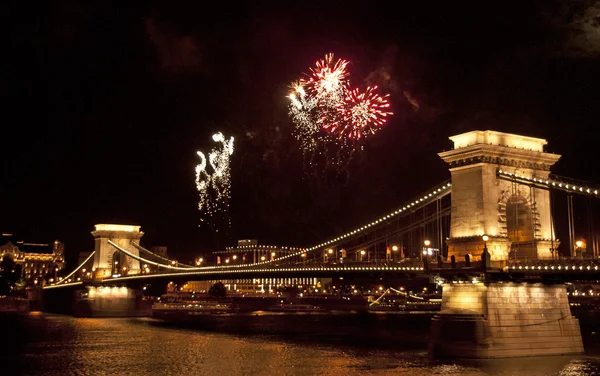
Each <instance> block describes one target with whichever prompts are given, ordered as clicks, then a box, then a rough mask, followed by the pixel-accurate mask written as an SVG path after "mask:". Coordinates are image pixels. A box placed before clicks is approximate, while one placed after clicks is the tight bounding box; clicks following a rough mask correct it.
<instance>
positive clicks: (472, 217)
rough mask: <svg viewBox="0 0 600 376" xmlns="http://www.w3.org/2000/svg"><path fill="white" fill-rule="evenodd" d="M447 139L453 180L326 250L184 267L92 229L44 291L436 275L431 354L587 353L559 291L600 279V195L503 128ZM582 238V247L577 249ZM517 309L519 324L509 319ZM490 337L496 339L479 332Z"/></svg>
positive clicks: (111, 230)
mask: <svg viewBox="0 0 600 376" xmlns="http://www.w3.org/2000/svg"><path fill="white" fill-rule="evenodd" d="M450 139H451V140H452V141H453V143H454V148H453V149H452V150H449V151H445V152H442V153H439V156H440V158H441V159H442V160H443V161H445V162H446V163H448V165H449V167H450V168H449V170H450V174H451V179H450V180H448V181H444V182H442V183H440V184H437V185H435V186H433V188H431V189H430V190H428V191H426V192H423V193H421V194H419V195H417V196H416V197H413V198H412V199H410V200H408V201H406V202H404V203H403V204H402V205H398V206H396V207H395V209H393V210H391V211H390V212H388V213H386V214H384V215H381V216H379V217H376V218H373V219H371V220H369V221H367V222H365V223H363V224H361V225H360V226H356V227H355V228H353V229H351V230H349V231H347V232H346V233H344V234H337V235H335V236H332V237H331V238H329V239H327V240H324V241H323V242H321V243H319V244H314V245H311V246H308V247H305V248H302V249H299V250H297V251H294V252H290V253H287V254H285V255H281V256H279V257H273V258H271V259H268V260H261V261H254V262H238V263H231V264H226V265H202V266H198V265H184V264H181V263H178V262H176V261H175V260H170V259H168V258H165V257H162V256H160V255H156V254H153V253H152V252H150V251H148V250H147V249H145V248H144V247H142V246H141V244H140V238H141V237H142V235H143V232H141V231H140V226H126V225H110V224H100V225H96V229H95V231H93V232H92V235H93V236H94V238H95V245H96V247H95V250H94V252H93V253H92V254H91V255H90V256H89V257H88V259H87V260H85V261H84V262H83V263H82V264H81V265H79V266H78V267H77V268H76V269H75V270H73V271H72V272H71V273H70V274H69V275H68V276H66V277H65V278H63V279H62V280H60V281H58V282H56V283H54V284H51V285H48V286H46V287H45V290H51V289H61V288H67V287H73V286H79V285H83V284H96V285H121V286H123V285H129V286H139V284H141V283H150V282H152V281H188V280H221V279H246V278H289V277H333V276H342V277H345V276H365V277H372V278H377V277H381V276H388V275H393V276H395V277H398V278H404V277H406V278H415V277H424V278H425V277H430V278H435V279H436V280H438V281H440V283H441V284H443V286H444V288H443V302H442V313H440V315H438V316H439V317H438V318H437V319H436V320H437V321H436V320H434V323H435V325H433V327H434V329H432V330H433V331H434V334H435V335H434V338H437V339H435V340H433V341H432V352H435V353H443V354H446V355H456V352H457V351H463V350H464V351H467V352H469V353H472V354H474V356H475V357H478V356H513V355H518V354H521V353H522V351H524V350H523V349H524V348H528V349H529V350H531V351H530V355H531V354H538V355H543V354H555V353H578V352H581V351H582V345H581V336H580V334H579V326H578V323H577V322H576V320H575V319H573V318H572V317H571V316H570V311H569V307H568V303H566V302H567V301H566V291H565V288H564V285H561V284H562V283H564V282H565V281H574V280H582V279H600V259H599V258H598V256H599V253H598V234H597V232H596V230H595V228H594V225H593V223H594V218H595V217H594V216H597V214H598V213H597V211H596V210H594V209H595V208H596V207H597V199H598V198H599V197H600V196H599V195H598V188H596V187H594V186H593V185H592V184H589V183H586V182H583V181H578V180H577V179H573V178H566V177H561V176H556V175H553V174H551V173H550V169H551V167H552V166H553V165H554V164H555V163H556V162H557V161H558V160H559V158H560V157H561V156H560V155H557V154H552V153H548V152H545V151H544V146H545V145H546V144H547V142H546V141H545V140H543V139H539V138H533V137H526V136H520V135H514V134H507V133H501V132H495V131H472V132H468V133H464V134H461V135H457V136H452V137H450ZM559 200H564V202H566V207H567V210H566V211H567V213H566V215H563V214H557V210H558V209H557V207H560V205H558V202H559ZM578 205H579V206H578ZM577 207H579V208H585V209H586V212H587V213H588V221H587V223H586V226H581V223H582V222H584V221H581V220H580V221H576V220H575V215H574V212H575V211H576V210H577ZM565 222H566V223H565ZM562 225H566V226H564V227H567V228H568V231H564V230H563V229H562V227H561V226H562ZM559 227H560V228H559ZM582 227H584V231H582V230H581V228H582ZM557 233H561V234H568V238H567V240H566V241H561V240H560V239H559V238H558V236H557ZM583 233H585V244H584V242H583V241H582V240H576V238H577V237H578V236H581V234H583ZM522 282H523V283H525V284H520V285H518V286H516V285H514V284H515V283H522ZM538 283H543V284H545V285H543V286H540V285H538ZM544 286H546V287H544ZM561 286H562V287H561ZM515 298H516V301H515V300H514V299H515ZM503 299H504V300H506V299H508V300H511V299H512V301H506V302H505V301H504V300H503ZM549 299H551V300H550V301H549ZM510 310H517V311H519V312H522V315H521V316H520V317H512V316H511V314H510ZM444 312H445V314H444ZM565 312H566V313H565ZM523 315H524V316H523ZM492 317H493V318H492ZM549 317H550V318H552V317H557V318H560V320H558V319H557V321H552V320H554V319H550V320H548V318H549ZM494 320H496V321H494ZM457 322H462V323H464V322H467V323H469V324H468V325H471V327H472V328H475V329H473V330H475V334H474V336H475V337H477V336H479V335H482V336H484V337H485V338H488V337H490V336H491V338H492V339H495V340H497V341H499V342H497V346H495V347H494V346H491V347H490V346H487V347H486V346H484V345H481V344H477V345H476V346H475V345H473V346H470V347H469V346H467V347H468V348H466V349H460V348H459V350H456V348H455V347H453V346H454V345H455V343H454V342H453V340H452V338H451V336H449V335H448V333H453V332H452V330H450V331H449V332H448V331H447V330H448V329H447V328H448V326H447V325H455V324H456V323H457ZM507 322H508V323H514V325H516V326H518V327H519V328H520V331H519V333H520V334H519V335H515V336H513V337H514V338H517V339H518V340H515V341H516V342H515V341H513V339H514V338H513V337H505V336H504V334H503V333H504V332H503V331H502V330H500V329H498V330H496V329H493V328H495V327H498V328H501V327H503V325H509V324H506V323H507ZM532 323H533V324H535V325H534V326H535V329H531V330H533V331H532V332H531V333H535V335H536V336H538V335H541V334H540V333H542V334H543V333H546V334H547V338H544V341H550V342H552V341H554V342H552V343H558V345H556V346H555V347H552V346H551V347H550V348H549V349H548V348H545V347H544V346H542V345H541V343H542V342H541V341H537V342H536V341H531V340H525V339H524V338H526V337H527V333H528V331H529V330H530V329H524V328H525V327H528V326H527V325H529V324H532ZM559 324H560V325H559ZM490 325H491V326H490ZM510 325H513V324H510ZM519 325H520V326H519ZM523 325H525V326H523ZM556 325H559V327H557V326H556ZM478 328H479V329H478ZM481 328H487V329H485V330H487V332H486V331H485V330H484V331H483V332H481V333H480V329H481ZM565 328H566V329H565ZM436 330H437V331H436ZM444 330H446V332H445V331H444ZM481 330H483V329H481ZM544 331H546V332H544ZM484 332H485V333H484ZM444 333H445V334H444ZM482 333H483V334H482ZM490 333H491V334H490ZM524 333H525V334H524ZM482 338H483V337H482ZM485 338H484V339H485ZM511 338H512V339H511ZM477 339H478V340H479V339H481V338H479V337H477ZM488 339H489V338H488ZM484 342H485V341H484ZM519 343H527V345H526V346H525V347H519V346H520V345H519ZM540 346H541V347H540ZM532 349H534V350H532Z"/></svg>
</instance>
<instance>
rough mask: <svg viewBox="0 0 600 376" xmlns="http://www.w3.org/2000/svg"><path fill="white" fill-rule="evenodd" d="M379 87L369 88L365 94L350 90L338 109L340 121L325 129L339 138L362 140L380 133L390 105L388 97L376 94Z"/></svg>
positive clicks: (388, 113) (389, 113)
mask: <svg viewBox="0 0 600 376" xmlns="http://www.w3.org/2000/svg"><path fill="white" fill-rule="evenodd" d="M375 90H377V86H374V87H368V88H367V90H366V91H365V92H364V93H360V92H359V91H358V89H354V90H349V91H348V92H347V93H346V96H345V97H344V101H343V102H341V103H339V105H338V106H337V107H336V110H337V113H338V121H335V122H333V123H331V124H329V125H327V126H323V128H325V129H327V130H329V131H330V132H331V133H335V134H337V135H338V138H340V139H342V138H351V139H356V140H358V139H360V138H361V137H363V136H366V135H368V134H373V133H375V132H376V131H378V130H379V129H380V128H381V126H383V125H384V124H385V122H386V121H387V116H388V115H392V112H390V111H388V109H389V107H390V104H389V102H388V101H387V97H388V96H389V95H386V96H383V97H382V96H380V95H379V94H377V93H376V92H375Z"/></svg>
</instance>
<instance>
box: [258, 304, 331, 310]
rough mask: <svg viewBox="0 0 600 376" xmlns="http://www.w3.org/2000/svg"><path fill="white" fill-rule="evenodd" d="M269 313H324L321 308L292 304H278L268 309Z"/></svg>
mask: <svg viewBox="0 0 600 376" xmlns="http://www.w3.org/2000/svg"><path fill="white" fill-rule="evenodd" d="M268 310H269V311H271V312H320V311H324V310H325V309H324V308H323V307H319V306H315V305H310V304H294V303H283V302H281V303H279V304H275V305H272V306H270V307H269V308H268Z"/></svg>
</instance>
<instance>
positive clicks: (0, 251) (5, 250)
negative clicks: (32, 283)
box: [0, 234, 65, 280]
mask: <svg viewBox="0 0 600 376" xmlns="http://www.w3.org/2000/svg"><path fill="white" fill-rule="evenodd" d="M2 235H3V237H10V236H11V234H2ZM5 255H9V256H10V257H12V259H13V260H14V261H15V264H16V265H21V270H22V272H21V273H22V274H21V275H22V277H23V279H25V280H36V279H38V278H44V279H50V278H56V275H57V273H58V272H59V271H60V270H62V269H63V268H64V265H65V261H64V260H65V259H64V244H63V243H62V242H59V241H58V240H57V241H55V242H54V243H52V244H47V243H26V242H24V241H16V242H14V243H13V242H11V241H8V242H6V243H5V244H4V245H2V246H0V258H4V256H5Z"/></svg>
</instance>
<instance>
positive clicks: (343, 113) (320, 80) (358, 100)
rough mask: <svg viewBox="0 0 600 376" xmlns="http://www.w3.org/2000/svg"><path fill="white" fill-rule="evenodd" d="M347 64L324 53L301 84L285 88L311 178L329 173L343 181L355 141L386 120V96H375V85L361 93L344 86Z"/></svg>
mask: <svg viewBox="0 0 600 376" xmlns="http://www.w3.org/2000/svg"><path fill="white" fill-rule="evenodd" d="M348 64H349V62H348V61H347V60H343V59H338V60H335V59H334V56H333V54H332V53H330V54H327V55H325V58H324V59H321V60H318V61H317V62H316V63H315V66H314V67H313V68H310V72H311V73H310V74H308V75H307V76H306V79H304V80H300V81H297V82H294V83H292V85H291V88H292V92H291V93H290V94H289V96H288V97H289V100H290V105H289V114H290V117H291V118H292V121H293V123H294V125H295V128H294V136H295V137H296V139H297V140H298V141H299V142H300V146H301V149H302V154H303V157H304V162H305V168H306V167H310V172H308V174H309V175H311V176H316V175H321V176H326V175H331V174H326V173H325V172H326V171H327V170H330V169H335V175H336V177H337V176H339V175H341V174H344V175H346V176H347V175H348V171H347V168H348V166H349V164H350V161H351V159H352V156H353V154H354V151H355V148H356V147H357V146H360V145H359V144H358V143H357V141H359V140H361V139H363V138H365V137H367V136H368V135H371V134H373V133H375V132H376V131H377V130H379V129H380V128H381V126H382V125H383V124H384V123H385V122H386V120H387V116H389V115H392V113H391V112H389V111H388V109H389V107H390V104H389V103H388V100H387V97H388V96H383V97H382V96H380V95H379V94H377V93H376V90H377V87H376V86H375V87H368V88H367V89H366V91H365V92H363V93H361V92H359V91H358V89H352V88H351V87H350V82H349V80H348V78H349V76H350V73H349V72H348V70H347V67H348ZM361 149H362V146H361ZM307 162H308V163H307ZM305 171H306V170H305Z"/></svg>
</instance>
